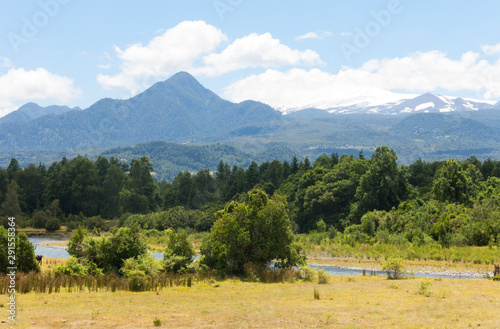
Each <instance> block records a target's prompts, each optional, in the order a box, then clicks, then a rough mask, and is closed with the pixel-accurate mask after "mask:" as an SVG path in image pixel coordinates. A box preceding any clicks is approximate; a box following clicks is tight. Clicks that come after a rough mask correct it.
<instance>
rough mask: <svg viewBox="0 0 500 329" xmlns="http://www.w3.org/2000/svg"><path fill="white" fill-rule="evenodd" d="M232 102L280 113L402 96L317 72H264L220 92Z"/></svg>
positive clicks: (315, 70)
mask: <svg viewBox="0 0 500 329" xmlns="http://www.w3.org/2000/svg"><path fill="white" fill-rule="evenodd" d="M224 96H225V97H226V98H228V99H230V100H232V101H235V102H241V101H244V100H247V99H253V100H258V101H261V102H264V103H266V104H269V105H271V106H273V107H275V108H278V109H280V110H282V111H284V112H286V111H287V110H288V109H296V108H306V107H316V108H322V109H327V108H330V107H333V106H350V105H354V104H359V103H360V102H361V103H364V105H380V104H385V103H387V102H393V101H397V100H400V99H402V98H404V97H405V95H403V96H402V95H400V94H395V93H391V92H388V91H385V90H382V89H380V88H378V87H373V86H367V85H364V86H363V85H361V86H360V85H357V84H356V83H354V82H350V81H349V79H346V78H345V77H344V76H343V75H342V73H339V74H330V73H327V72H323V71H321V70H320V69H311V70H309V71H307V70H303V69H291V70H289V71H286V72H280V71H277V70H267V71H266V72H264V73H262V74H259V75H252V76H249V77H247V78H245V79H242V80H240V81H237V82H235V83H233V84H231V85H230V86H228V87H227V88H225V90H224Z"/></svg>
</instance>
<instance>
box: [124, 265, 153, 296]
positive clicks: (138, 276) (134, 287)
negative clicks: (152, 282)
mask: <svg viewBox="0 0 500 329" xmlns="http://www.w3.org/2000/svg"><path fill="white" fill-rule="evenodd" d="M126 276H127V279H128V284H129V290H130V291H145V290H147V289H148V284H149V279H150V278H149V276H148V275H146V273H144V271H141V270H132V271H130V272H128V273H127V275H126Z"/></svg>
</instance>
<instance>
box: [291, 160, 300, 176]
mask: <svg viewBox="0 0 500 329" xmlns="http://www.w3.org/2000/svg"><path fill="white" fill-rule="evenodd" d="M290 170H291V173H292V175H293V174H295V173H296V172H297V171H299V159H297V156H296V155H294V156H293V158H292V164H291V165H290Z"/></svg>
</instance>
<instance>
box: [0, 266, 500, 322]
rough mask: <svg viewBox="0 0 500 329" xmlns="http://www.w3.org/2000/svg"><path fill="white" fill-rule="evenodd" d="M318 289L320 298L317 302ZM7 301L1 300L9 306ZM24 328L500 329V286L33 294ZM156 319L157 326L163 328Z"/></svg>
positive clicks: (347, 280) (339, 282)
mask: <svg viewBox="0 0 500 329" xmlns="http://www.w3.org/2000/svg"><path fill="white" fill-rule="evenodd" d="M315 290H316V293H317V294H316V297H318V299H316V298H315ZM6 301H7V296H6V295H2V296H1V297H0V304H3V305H5V303H6ZM18 303H19V304H18V312H19V313H18V321H17V324H16V325H17V326H18V327H33V328H85V327H94V328H153V327H157V326H155V324H154V323H156V325H158V327H163V328H174V327H175V328H468V327H481V328H498V326H499V320H498V319H500V283H498V282H494V281H491V280H484V279H477V280H476V279H472V280H463V279H462V280H459V279H432V280H428V279H403V280H388V279H387V278H386V277H382V276H379V277H372V276H356V277H354V276H351V277H345V276H344V277H343V276H338V277H330V280H329V283H328V284H323V285H319V284H316V283H306V282H295V283H271V284H263V283H252V282H244V281H242V280H239V279H226V280H223V281H217V282H210V281H206V282H201V283H195V284H193V285H192V286H191V287H187V286H174V287H169V288H163V289H161V290H158V291H157V292H138V293H134V292H125V291H117V292H114V293H112V292H88V291H82V292H73V293H67V292H64V291H61V292H60V293H52V294H48V293H42V294H39V293H28V294H23V295H19V298H18ZM155 320H156V322H155Z"/></svg>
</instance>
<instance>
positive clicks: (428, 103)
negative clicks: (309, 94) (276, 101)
mask: <svg viewBox="0 0 500 329" xmlns="http://www.w3.org/2000/svg"><path fill="white" fill-rule="evenodd" d="M495 106H496V107H498V108H500V102H498V103H496V104H495V102H492V101H484V100H476V99H464V98H460V97H449V96H442V95H437V94H432V93H425V94H422V95H418V96H415V95H407V94H397V93H392V92H387V91H384V92H380V91H378V93H377V94H375V93H371V92H366V91H364V92H361V93H359V94H358V93H356V91H352V92H349V93H345V92H343V93H340V94H338V95H337V96H336V98H335V97H332V99H330V100H323V101H320V102H317V103H316V104H310V105H309V106H306V107H301V108H288V109H285V108H277V109H278V110H280V111H281V112H282V113H283V114H288V113H292V112H295V111H299V110H302V109H304V108H316V109H321V110H326V111H328V112H330V113H342V114H360V113H379V114H403V113H444V112H454V111H478V110H483V109H490V108H494V107H495Z"/></svg>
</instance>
